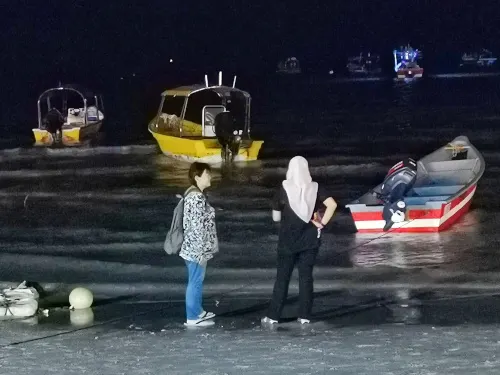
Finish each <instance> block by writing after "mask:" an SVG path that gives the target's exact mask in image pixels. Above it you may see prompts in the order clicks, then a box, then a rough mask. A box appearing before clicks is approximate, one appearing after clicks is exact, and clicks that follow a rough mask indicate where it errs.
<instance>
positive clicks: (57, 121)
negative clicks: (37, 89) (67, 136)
mask: <svg viewBox="0 0 500 375" xmlns="http://www.w3.org/2000/svg"><path fill="white" fill-rule="evenodd" d="M44 124H45V129H47V130H48V132H49V133H50V134H51V135H52V139H53V142H54V143H56V142H57V141H58V140H59V141H62V127H63V125H64V117H63V115H62V114H61V112H59V110H58V109H57V108H52V109H51V110H50V111H48V112H47V114H46V115H45V119H44ZM58 132H59V134H60V136H59V137H57V133H58Z"/></svg>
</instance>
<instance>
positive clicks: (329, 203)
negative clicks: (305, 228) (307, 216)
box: [311, 197, 337, 229]
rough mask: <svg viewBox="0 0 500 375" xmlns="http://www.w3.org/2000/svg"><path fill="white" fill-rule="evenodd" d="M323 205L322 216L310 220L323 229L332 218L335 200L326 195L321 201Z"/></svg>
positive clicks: (335, 207) (335, 204)
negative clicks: (323, 211)
mask: <svg viewBox="0 0 500 375" xmlns="http://www.w3.org/2000/svg"><path fill="white" fill-rule="evenodd" d="M323 205H324V206H325V207H326V209H325V213H324V214H323V217H322V218H321V219H320V220H318V219H316V218H315V219H313V220H311V222H312V223H313V224H314V225H315V226H316V227H317V228H319V229H323V228H324V227H325V226H326V225H327V224H328V223H329V222H330V220H331V219H332V217H333V214H334V213H335V210H336V209H337V202H335V200H334V199H333V198H332V197H328V198H326V199H325V200H324V201H323Z"/></svg>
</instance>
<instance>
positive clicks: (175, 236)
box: [163, 186, 199, 255]
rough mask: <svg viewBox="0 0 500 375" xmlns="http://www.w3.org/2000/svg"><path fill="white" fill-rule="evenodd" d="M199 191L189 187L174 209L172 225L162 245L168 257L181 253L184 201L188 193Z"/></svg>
mask: <svg viewBox="0 0 500 375" xmlns="http://www.w3.org/2000/svg"><path fill="white" fill-rule="evenodd" d="M195 191H199V190H198V189H197V188H196V187H194V186H191V187H190V188H188V189H187V190H186V192H185V193H184V196H183V197H181V199H180V200H179V203H177V206H176V207H175V209H174V217H173V218H172V224H171V225H170V230H169V231H168V233H167V237H166V238H165V243H164V244H163V250H165V252H166V253H167V254H169V255H173V254H177V253H178V252H179V251H181V247H182V242H183V241H184V227H183V219H184V199H185V198H186V197H187V196H188V194H189V193H192V192H195Z"/></svg>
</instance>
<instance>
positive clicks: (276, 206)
mask: <svg viewBox="0 0 500 375" xmlns="http://www.w3.org/2000/svg"><path fill="white" fill-rule="evenodd" d="M284 206H285V203H284V202H283V192H282V188H280V189H278V191H277V192H276V194H275V195H274V198H273V201H272V204H271V208H272V213H273V221H274V222H279V221H281V211H283V207H284Z"/></svg>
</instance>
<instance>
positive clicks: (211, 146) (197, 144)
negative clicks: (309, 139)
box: [149, 130, 264, 164]
mask: <svg viewBox="0 0 500 375" xmlns="http://www.w3.org/2000/svg"><path fill="white" fill-rule="evenodd" d="M149 131H150V132H151V134H152V135H153V137H154V138H155V139H156V141H157V143H158V146H159V147H160V150H161V152H162V153H163V154H164V155H167V156H170V157H173V158H175V159H179V160H184V161H189V162H193V161H200V162H204V163H209V164H218V163H221V162H222V156H221V151H222V149H221V147H220V145H219V143H218V141H217V139H215V138H202V137H196V138H187V137H175V136H170V135H166V134H160V133H156V132H153V131H151V130H149ZM263 143H264V141H256V140H252V141H250V142H249V144H248V145H245V146H242V147H241V148H240V150H239V153H238V155H237V156H236V157H235V158H234V160H235V161H253V160H257V159H258V156H259V151H260V149H261V147H262V144H263Z"/></svg>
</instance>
